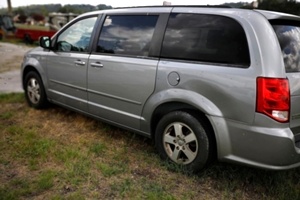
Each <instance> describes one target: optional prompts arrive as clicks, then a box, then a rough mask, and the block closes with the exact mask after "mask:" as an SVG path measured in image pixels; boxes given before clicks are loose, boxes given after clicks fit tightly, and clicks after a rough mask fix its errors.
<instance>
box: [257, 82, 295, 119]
mask: <svg viewBox="0 0 300 200" xmlns="http://www.w3.org/2000/svg"><path fill="white" fill-rule="evenodd" d="M256 98H257V99H256V112H259V113H263V114H265V115H267V116H269V117H271V118H272V119H275V120H276V121H279V122H289V115H290V88H289V81H288V79H286V78H264V77H258V78H257V97H256Z"/></svg>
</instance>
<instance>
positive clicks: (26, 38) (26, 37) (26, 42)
mask: <svg viewBox="0 0 300 200" xmlns="http://www.w3.org/2000/svg"><path fill="white" fill-rule="evenodd" d="M24 42H25V44H33V40H32V39H31V37H30V35H29V34H25V35H24Z"/></svg>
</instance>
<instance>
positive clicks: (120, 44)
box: [97, 15, 158, 56]
mask: <svg viewBox="0 0 300 200" xmlns="http://www.w3.org/2000/svg"><path fill="white" fill-rule="evenodd" d="M157 19H158V16H154V15H134V16H129V15H125V16H121V15H116V16H107V17H106V19H105V21H104V24H103V27H102V30H101V34H100V38H99V41H98V46H97V52H99V53H107V54H122V55H131V56H148V53H149V50H150V43H151V40H152V36H153V33H154V29H155V26H156V22H157Z"/></svg>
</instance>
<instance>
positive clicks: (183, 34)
mask: <svg viewBox="0 0 300 200" xmlns="http://www.w3.org/2000/svg"><path fill="white" fill-rule="evenodd" d="M161 56H162V57H163V58H171V59H179V60H189V61H200V62H212V63H221V64H234V65H239V66H241V67H248V66H249V65H250V57H249V48H248V43H247V39H246V35H245V32H244V29H243V28H242V26H241V25H240V24H239V23H238V22H237V21H235V20H233V19H231V18H228V17H224V16H217V15H203V14H176V13H173V14H171V16H170V18H169V22H168V26H167V30H166V33H165V38H164V41H163V48H162V54H161Z"/></svg>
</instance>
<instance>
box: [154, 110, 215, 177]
mask: <svg viewBox="0 0 300 200" xmlns="http://www.w3.org/2000/svg"><path fill="white" fill-rule="evenodd" d="M174 122H180V123H184V124H186V125H187V126H189V127H190V128H191V129H192V130H193V132H194V133H195V136H196V138H197V142H198V152H197V156H196V158H195V159H194V160H193V161H192V162H191V163H189V164H186V165H182V167H183V168H184V169H186V170H188V171H190V172H193V173H195V172H198V171H200V170H201V169H203V168H204V167H205V166H206V165H207V164H208V161H209V156H210V154H211V153H210V152H211V150H210V142H209V138H208V136H207V131H206V130H205V128H204V126H203V125H202V124H203V123H202V122H201V121H200V120H199V119H197V118H196V117H194V116H193V115H192V114H190V113H188V112H184V111H174V112H171V113H169V114H167V115H165V116H164V117H163V118H162V119H161V120H160V121H159V123H158V125H157V128H156V132H155V146H156V149H157V151H158V153H159V155H160V157H161V158H162V159H163V160H167V161H168V162H173V163H175V162H174V161H172V160H171V159H170V158H169V156H168V155H167V153H166V151H165V148H164V144H163V137H164V131H165V129H166V128H167V127H168V126H169V125H170V124H172V123H174Z"/></svg>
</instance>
